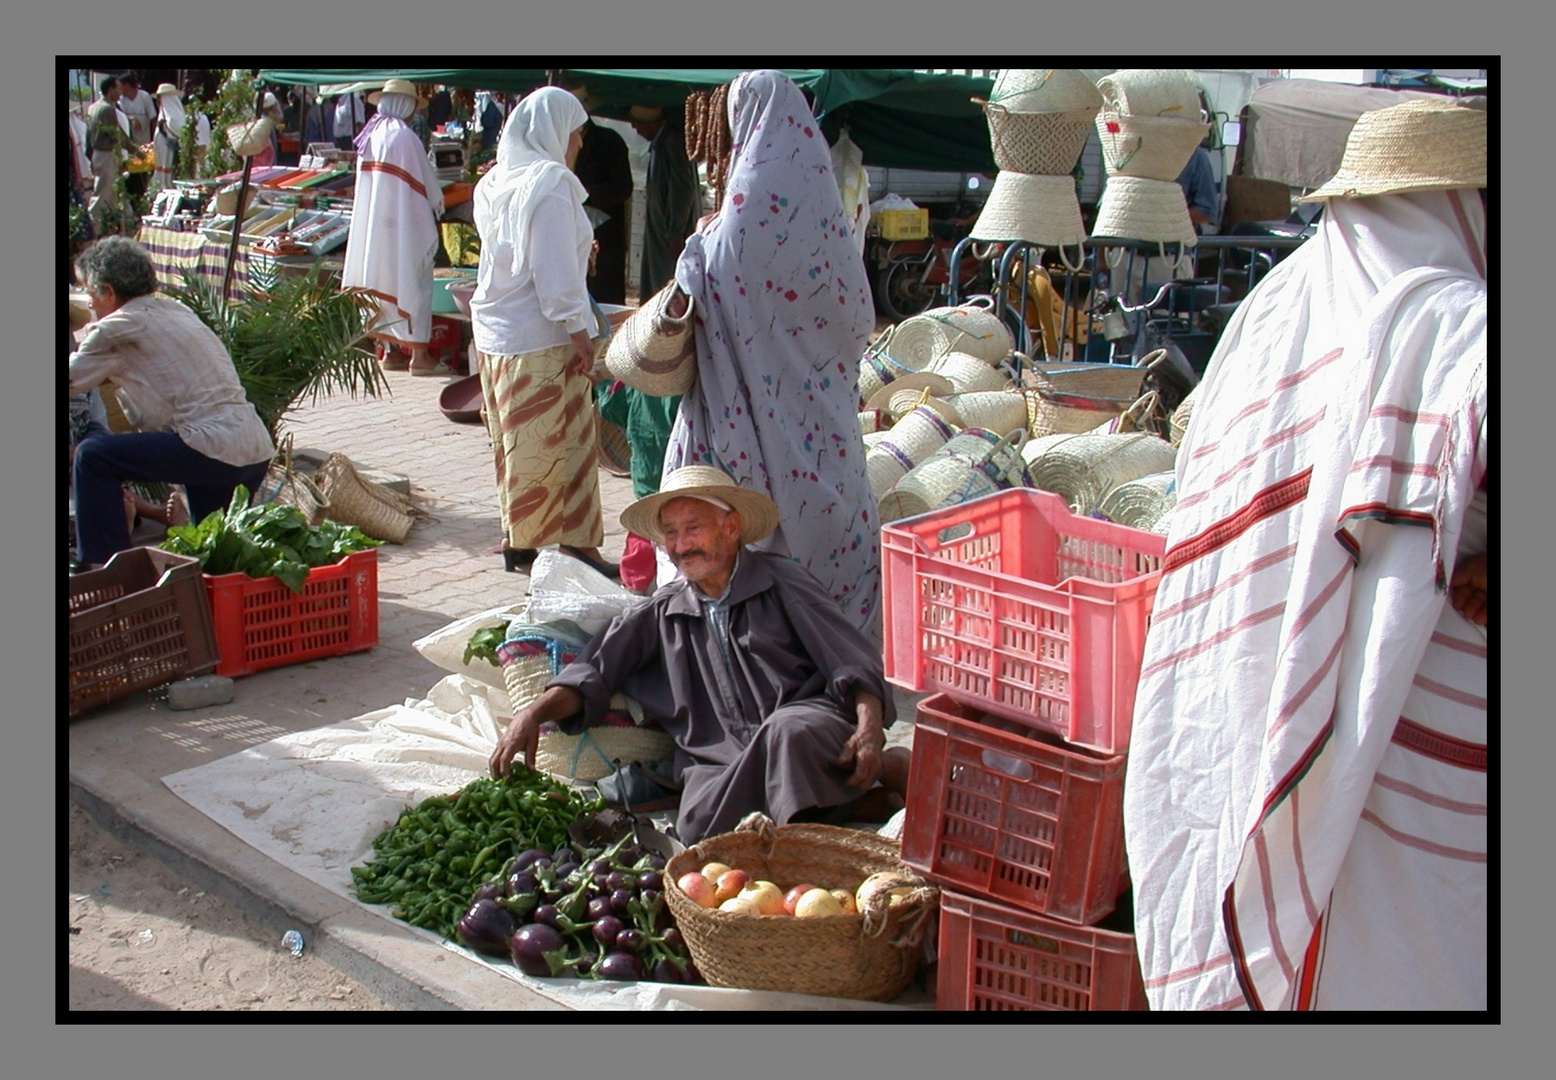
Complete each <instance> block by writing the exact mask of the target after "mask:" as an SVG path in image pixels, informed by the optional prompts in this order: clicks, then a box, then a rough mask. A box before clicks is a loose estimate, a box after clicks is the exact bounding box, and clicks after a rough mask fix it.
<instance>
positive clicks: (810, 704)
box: [491, 465, 908, 844]
mask: <svg viewBox="0 0 1556 1080" xmlns="http://www.w3.org/2000/svg"><path fill="white" fill-rule="evenodd" d="M621 523H622V525H624V526H625V527H626V528H627V529H629V530H631V531H632V532H635V533H637V534H638V535H640V536H647V537H649V538H650V539H652V540H653V541H654V542H655V543H657V544H659V545H660V546H662V547H663V548H664V549H665V551H666V553H667V554H668V555H669V556H670V560H671V561H672V562H673V563H675V566H676V569H678V570H679V571H680V572H681V578H680V579H678V580H676V581H673V582H671V583H670V584H668V585H665V586H664V587H663V588H661V589H660V590H659V591H658V592H656V593H655V594H654V595H653V597H652V598H651V599H650V601H649V602H648V604H646V605H645V606H643V607H641V608H638V609H637V610H635V611H633V612H630V613H628V614H627V615H624V616H622V617H621V618H619V619H617V620H616V621H615V622H613V623H612V624H611V625H610V627H608V628H607V629H606V630H604V631H603V632H601V633H600V634H598V635H596V636H595V638H594V640H592V641H591V642H590V643H589V644H588V645H587V646H586V647H585V648H584V650H583V651H582V652H581V653H579V654H578V659H577V660H576V661H575V662H573V663H572V664H569V665H568V666H567V667H566V668H563V669H562V672H561V673H560V674H559V675H557V676H556V677H555V678H554V679H552V680H551V682H550V684H549V685H548V686H547V688H546V690H545V692H544V693H542V694H541V696H540V697H539V698H537V699H536V700H535V702H534V703H533V704H531V705H530V706H529V707H527V708H525V709H523V710H521V711H520V712H519V713H518V715H516V716H515V717H514V718H513V721H512V722H511V723H510V724H509V725H508V728H507V729H506V730H505V731H504V732H503V735H502V738H501V740H500V741H499V742H498V745H497V749H496V750H495V751H494V752H493V753H492V757H491V767H492V773H493V774H494V775H497V776H503V775H506V774H507V773H508V771H509V770H510V768H511V767H512V763H513V761H514V759H515V758H516V757H517V756H518V755H520V754H522V755H523V758H524V763H525V764H526V765H529V766H531V767H533V765H534V761H535V751H536V748H537V744H538V740H539V732H540V726H541V725H542V724H544V723H555V724H557V725H558V726H560V727H561V728H562V730H563V731H565V732H568V733H573V734H576V733H577V731H579V730H582V729H583V728H584V727H586V726H587V725H588V724H590V723H593V722H595V721H598V720H599V719H600V718H601V717H602V716H603V715H604V714H605V712H606V710H607V709H608V708H609V703H610V699H611V695H612V694H614V693H615V692H616V691H618V690H619V691H621V692H622V693H625V694H628V695H629V696H631V697H633V698H634V699H636V700H637V701H638V702H640V703H641V704H642V705H643V709H644V712H645V713H646V714H647V715H650V716H653V717H656V718H658V719H659V720H660V723H661V724H662V725H663V726H664V729H665V730H666V731H667V732H669V733H670V735H671V737H672V738H674V739H675V744H676V756H675V768H674V772H675V779H676V780H677V781H678V782H679V783H680V784H681V785H682V795H681V802H680V809H679V812H678V815H677V821H676V833H677V835H678V837H679V839H680V840H681V841H682V842H683V843H687V844H692V843H696V842H697V841H699V840H701V839H703V838H704V837H707V836H714V835H717V834H719V833H723V832H728V831H730V830H731V829H733V828H734V827H735V825H736V824H738V823H739V821H740V819H741V818H743V817H745V816H746V815H747V814H749V813H752V812H756V811H760V812H761V813H764V814H766V815H767V816H768V817H770V818H772V819H773V820H774V821H775V822H776V823H777V824H780V825H782V824H785V823H787V822H789V821H791V820H797V819H799V820H819V819H825V820H833V821H848V820H869V819H870V818H871V817H877V818H879V819H880V820H884V819H885V815H886V814H888V813H890V812H891V811H893V810H895V809H896V808H898V807H900V806H901V795H902V793H903V792H904V791H905V789H906V785H907V766H908V762H907V757H908V755H907V753H906V752H905V751H903V750H901V749H900V748H896V749H893V750H891V751H887V750H885V743H886V734H885V726H886V725H889V724H891V723H892V722H893V720H894V719H895V716H896V714H895V710H894V708H893V706H892V699H891V695H890V693H889V692H888V691H887V687H886V682H885V677H884V675H883V673H882V668H881V654H880V649H879V648H877V647H876V646H875V645H873V644H872V643H871V642H870V641H869V640H868V639H867V638H866V637H865V636H864V635H863V634H862V633H861V632H860V631H859V630H857V629H856V628H855V627H854V626H853V624H852V623H850V622H849V621H848V620H847V618H846V617H845V616H844V614H843V611H842V609H841V608H839V607H838V604H837V601H835V600H834V599H833V598H832V596H831V594H829V593H828V592H827V591H826V589H825V588H823V587H822V585H821V583H820V582H818V581H817V580H816V579H815V578H814V577H812V576H811V575H810V573H808V572H807V571H806V570H805V569H804V568H803V567H801V566H800V565H799V564H798V563H796V562H795V561H794V560H793V559H790V558H788V557H787V556H782V555H774V554H771V553H769V552H762V551H757V550H754V549H752V548H750V547H747V546H746V545H748V544H751V543H754V542H755V541H758V540H760V539H762V538H763V537H765V536H767V535H768V534H769V533H771V532H772V530H773V528H774V527H775V526H776V525H777V523H778V507H777V506H776V505H775V504H774V503H773V502H772V500H771V499H769V498H768V497H767V496H766V495H763V494H760V493H759V492H756V491H752V490H750V489H748V488H742V487H739V486H737V485H736V484H735V482H734V481H733V480H732V479H730V477H729V476H728V475H726V474H725V473H723V472H721V471H720V470H718V469H715V468H711V467H709V466H704V465H688V466H685V467H683V468H680V469H677V470H675V471H674V472H672V473H671V474H670V475H669V476H667V477H665V480H664V483H663V484H662V485H661V486H660V490H659V491H658V492H657V493H656V494H653V495H650V496H648V497H647V498H643V499H639V500H638V501H637V502H635V503H633V504H632V505H631V506H629V507H628V508H627V509H626V510H625V511H623V513H622V515H621ZM877 780H880V781H881V783H882V784H883V785H884V786H883V787H882V788H880V789H874V790H872V786H873V785H874V784H875V783H876V781H877Z"/></svg>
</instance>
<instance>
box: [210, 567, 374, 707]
mask: <svg viewBox="0 0 1556 1080" xmlns="http://www.w3.org/2000/svg"><path fill="white" fill-rule="evenodd" d="M205 589H206V595H207V596H208V597H209V598H210V601H211V622H212V623H213V624H214V625H215V628H216V649H217V652H218V653H219V654H220V656H221V659H220V661H219V662H218V663H217V665H216V674H218V675H226V676H228V677H236V676H239V675H252V674H253V673H254V672H256V671H264V670H265V669H267V668H273V667H282V666H284V665H286V664H296V663H301V662H302V661H304V660H316V659H318V658H319V657H322V656H342V655H344V654H346V653H353V652H361V651H362V650H363V649H371V648H372V647H373V646H374V645H377V644H378V549H377V548H369V549H368V550H366V551H358V552H355V553H354V554H351V555H347V556H346V557H345V558H344V559H342V560H340V562H338V563H336V564H335V565H333V566H318V567H315V568H314V569H312V570H310V571H309V572H308V581H307V583H306V584H305V585H304V586H303V591H302V592H301V593H294V592H292V590H290V589H288V588H287V587H286V586H285V585H283V584H281V582H280V581H279V580H277V579H276V578H273V577H266V578H253V577H249V576H248V575H247V574H218V575H215V576H212V575H210V574H207V575H205Z"/></svg>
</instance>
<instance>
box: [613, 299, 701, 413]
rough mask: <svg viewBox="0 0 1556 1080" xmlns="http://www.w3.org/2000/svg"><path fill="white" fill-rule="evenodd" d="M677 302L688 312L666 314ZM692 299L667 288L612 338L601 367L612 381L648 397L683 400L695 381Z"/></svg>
mask: <svg viewBox="0 0 1556 1080" xmlns="http://www.w3.org/2000/svg"><path fill="white" fill-rule="evenodd" d="M677 297H680V298H682V299H684V300H685V301H686V310H685V311H684V312H682V313H681V314H680V315H679V316H675V315H671V314H670V306H671V302H672V301H673V300H674V299H676V298H677ZM694 306H695V305H694V304H693V301H692V298H691V297H690V296H688V295H687V294H686V293H684V292H682V291H680V287H679V286H678V285H676V283H675V282H674V281H671V282H669V283H668V284H667V285H665V287H664V288H662V289H660V290H659V291H658V292H657V293H655V294H654V295H653V296H651V297H649V298H648V299H647V300H646V301H644V303H643V305H642V306H641V307H640V308H638V309H637V310H636V311H634V312H633V313H632V315H631V316H630V317H629V318H628V319H627V321H626V322H624V323H623V324H622V325H621V326H620V328H618V329H617V330H616V332H615V333H614V334H613V335H612V336H611V340H610V344H609V346H607V347H606V349H605V366H606V368H608V369H609V370H610V373H611V375H612V376H614V377H615V378H618V379H620V380H621V381H622V382H624V383H626V384H627V385H628V386H630V387H632V388H633V389H634V390H638V391H641V392H642V393H645V394H648V395H650V396H652V397H675V396H676V395H677V394H684V393H686V391H688V390H690V389H691V388H692V383H694V382H696V381H697V343H696V341H695V334H694V333H693V331H694V327H695V322H696V320H695V317H694V316H695V313H694V310H693V309H694Z"/></svg>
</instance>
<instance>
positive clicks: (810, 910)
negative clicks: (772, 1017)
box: [665, 815, 940, 1001]
mask: <svg viewBox="0 0 1556 1080" xmlns="http://www.w3.org/2000/svg"><path fill="white" fill-rule="evenodd" d="M665 877H666V885H665V896H666V898H667V900H668V901H669V904H670V910H671V912H672V913H673V914H674V915H675V920H676V925H677V926H678V927H679V928H680V930H681V933H682V934H683V935H684V937H685V938H686V944H687V946H688V947H689V948H690V949H691V954H692V959H693V960H695V961H696V964H697V967H698V969H699V970H700V971H701V972H702V975H703V977H704V978H705V979H706V980H707V981H708V983H709V985H712V986H725V987H742V988H745V989H749V990H779V991H784V992H787V993H797V994H817V995H821V996H825V997H845V998H854V999H857V1000H865V1001H890V1000H892V999H893V998H895V997H897V996H898V995H900V994H901V993H902V992H903V991H904V990H905V989H907V986H908V984H909V983H910V982H912V981H913V975H914V973H915V971H916V970H917V968H918V960H919V951H920V947H921V945H922V943H923V940H924V934H925V933H926V931H927V930H928V929H929V926H930V923H931V922H932V921H933V916H934V914H935V911H936V910H937V907H938V904H939V896H940V894H939V890H938V889H936V888H935V887H934V886H933V885H931V884H929V882H927V881H926V880H925V879H924V878H922V877H921V876H919V875H918V874H917V873H916V872H914V871H913V870H912V869H910V868H909V867H908V866H906V865H905V864H904V863H903V862H902V860H901V859H899V858H898V857H897V850H896V846H895V845H894V844H893V843H892V842H891V841H889V840H886V839H884V838H882V837H879V836H876V835H875V834H874V833H868V832H861V831H858V830H854V829H841V828H837V827H834V826H830V825H774V824H773V822H772V821H770V820H769V819H767V818H765V817H761V816H760V815H753V816H752V817H751V818H748V819H747V820H746V821H743V822H741V824H740V827H739V828H737V829H736V830H735V831H734V832H729V833H724V834H722V835H720V836H713V837H709V838H708V839H706V840H703V841H702V842H701V843H699V844H695V845H693V846H692V847H690V848H687V849H686V850H685V851H683V852H681V853H680V854H678V855H676V856H675V857H674V858H672V859H671V860H670V862H669V863H668V865H667V866H666V868H665Z"/></svg>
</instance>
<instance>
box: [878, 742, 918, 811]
mask: <svg viewBox="0 0 1556 1080" xmlns="http://www.w3.org/2000/svg"><path fill="white" fill-rule="evenodd" d="M912 760H913V755H912V754H910V753H909V752H908V748H907V747H905V746H889V747H887V748H886V749H885V750H883V751H882V752H881V786H882V787H884V788H885V789H886V790H887V791H891V792H895V793H896V794H898V795H901V796H902V797H903V798H907V795H908V766H909V764H910V763H911V762H912Z"/></svg>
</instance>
